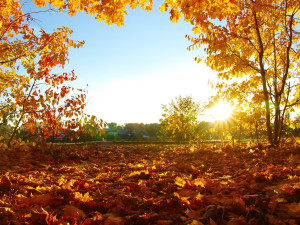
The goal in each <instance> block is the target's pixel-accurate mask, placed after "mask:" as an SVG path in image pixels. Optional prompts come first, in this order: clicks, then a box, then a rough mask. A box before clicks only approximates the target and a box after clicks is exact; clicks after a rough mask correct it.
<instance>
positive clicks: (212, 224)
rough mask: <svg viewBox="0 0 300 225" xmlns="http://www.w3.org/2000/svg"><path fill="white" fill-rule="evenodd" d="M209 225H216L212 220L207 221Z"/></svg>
mask: <svg viewBox="0 0 300 225" xmlns="http://www.w3.org/2000/svg"><path fill="white" fill-rule="evenodd" d="M209 224H210V225H217V224H216V222H215V221H214V220H213V219H212V218H210V219H209Z"/></svg>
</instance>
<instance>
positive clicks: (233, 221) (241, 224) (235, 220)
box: [227, 216, 248, 225]
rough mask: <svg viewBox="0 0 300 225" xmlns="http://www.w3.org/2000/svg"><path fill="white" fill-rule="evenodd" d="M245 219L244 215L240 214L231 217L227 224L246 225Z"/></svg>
mask: <svg viewBox="0 0 300 225" xmlns="http://www.w3.org/2000/svg"><path fill="white" fill-rule="evenodd" d="M247 224H248V223H247V220H246V218H245V217H244V216H240V217H239V218H233V219H231V220H230V221H229V222H228V223H227V225H247Z"/></svg>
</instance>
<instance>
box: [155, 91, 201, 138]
mask: <svg viewBox="0 0 300 225" xmlns="http://www.w3.org/2000/svg"><path fill="white" fill-rule="evenodd" d="M162 109H163V111H164V113H163V114H162V118H161V119H160V130H159V136H160V138H161V139H162V140H167V141H190V140H193V139H195V138H196V136H197V131H199V129H198V127H197V126H198V122H197V118H198V116H199V114H200V112H201V109H200V104H199V103H196V102H195V101H194V100H193V99H192V97H191V96H187V97H181V96H178V97H176V98H175V100H172V101H171V102H170V103H169V104H168V105H162Z"/></svg>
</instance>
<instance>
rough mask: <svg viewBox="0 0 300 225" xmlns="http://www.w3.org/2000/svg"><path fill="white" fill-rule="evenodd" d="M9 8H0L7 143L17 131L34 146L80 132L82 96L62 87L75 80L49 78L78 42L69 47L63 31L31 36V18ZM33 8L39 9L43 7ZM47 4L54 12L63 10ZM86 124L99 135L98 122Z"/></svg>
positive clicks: (92, 120) (1, 91)
mask: <svg viewBox="0 0 300 225" xmlns="http://www.w3.org/2000/svg"><path fill="white" fill-rule="evenodd" d="M9 3H10V4H8V3H7V2H6V1H3V4H2V3H1V13H0V16H1V17H0V20H1V27H0V34H1V35H0V41H1V42H0V64H1V67H0V78H1V79H0V82H1V85H0V87H1V89H0V96H1V104H0V114H1V115H0V118H1V119H2V122H3V124H4V126H5V127H7V128H6V129H7V132H6V139H8V143H9V144H10V143H12V140H13V138H14V137H16V135H17V131H18V130H19V127H20V126H21V125H22V127H23V128H26V130H27V132H29V133H31V134H32V135H34V136H35V138H36V140H40V141H41V140H47V139H49V138H50V137H52V140H54V138H56V137H62V136H63V135H64V132H65V131H69V130H76V129H79V128H80V127H83V124H82V122H81V121H82V120H81V119H83V118H84V117H85V115H84V114H83V109H84V107H85V98H86V94H87V91H86V90H83V89H77V90H76V89H74V88H73V87H71V86H69V85H68V84H67V83H68V82H71V81H74V80H76V76H75V73H74V71H71V72H70V73H53V72H52V69H53V68H55V67H61V68H62V69H63V68H64V65H65V64H66V63H67V62H68V54H69V48H79V47H82V45H83V44H84V42H83V41H81V42H78V41H73V40H72V39H71V38H70V35H71V34H72V30H70V29H69V28H68V27H61V28H57V29H56V30H54V31H53V32H52V33H48V32H46V31H45V30H43V29H40V30H39V31H36V30H34V29H33V28H31V27H30V25H31V21H33V20H34V18H32V17H31V14H30V13H27V14H23V12H22V8H21V5H20V4H19V2H17V1H10V2H9ZM34 3H35V4H36V5H37V6H39V7H40V6H44V5H45V4H46V1H35V2H34ZM52 3H53V4H54V5H55V6H56V7H59V8H60V7H62V6H64V4H65V3H64V1H55V2H52ZM12 6H13V7H14V8H13V7H12ZM87 121H88V122H90V123H91V124H93V125H95V126H96V128H97V129H96V130H97V132H101V129H102V127H103V125H104V123H103V121H100V120H99V121H98V120H97V119H96V118H95V117H90V118H88V120H87ZM98 128H99V129H98ZM22 132H24V131H22Z"/></svg>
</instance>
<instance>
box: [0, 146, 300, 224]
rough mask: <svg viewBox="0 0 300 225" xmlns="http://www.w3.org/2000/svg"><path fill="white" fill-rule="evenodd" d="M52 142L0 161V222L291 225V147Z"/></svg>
mask: <svg viewBox="0 0 300 225" xmlns="http://www.w3.org/2000/svg"><path fill="white" fill-rule="evenodd" d="M191 150H194V149H190V148H188V147H183V146H171V145H150V144H148V145H141V144H139V145H116V144H111V145H106V146H103V145H98V146H97V145H92V146H58V147H55V153H54V155H47V154H42V153H40V152H39V151H37V150H28V151H10V152H8V153H7V154H5V155H3V156H2V159H1V161H0V165H1V166H0V169H1V176H0V225H1V224H11V225H12V224H15V225H18V224H32V225H40V224H41V225H47V224H49V225H55V224H74V225H75V224H85V225H87V224H93V225H94V224H105V225H123V224H143V225H146V224H160V225H169V224H194V225H197V224H198V225H201V224H210V225H214V224H228V225H244V224H253V225H254V224H274V225H281V224H289V225H296V224H300V165H299V162H300V146H299V145H297V144H293V145H292V144H286V145H282V146H281V147H280V148H278V149H267V148H266V147H265V146H262V145H257V146H244V147H243V146H239V147H235V148H231V147H229V146H227V147H223V148H219V147H216V146H213V145H210V146H205V147H202V148H201V149H199V150H197V151H191Z"/></svg>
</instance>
